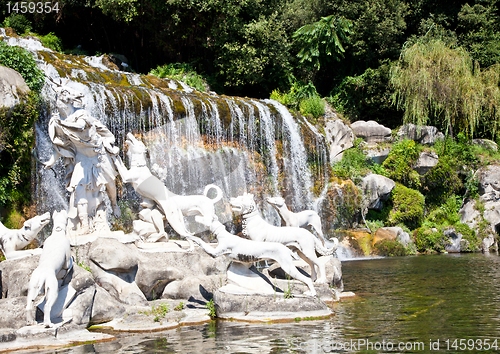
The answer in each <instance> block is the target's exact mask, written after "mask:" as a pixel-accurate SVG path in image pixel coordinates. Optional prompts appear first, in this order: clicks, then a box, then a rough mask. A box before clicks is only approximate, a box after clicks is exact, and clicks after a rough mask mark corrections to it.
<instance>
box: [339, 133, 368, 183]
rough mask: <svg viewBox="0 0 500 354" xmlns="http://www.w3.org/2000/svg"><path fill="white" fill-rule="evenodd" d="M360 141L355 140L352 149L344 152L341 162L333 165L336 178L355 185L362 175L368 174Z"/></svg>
mask: <svg viewBox="0 0 500 354" xmlns="http://www.w3.org/2000/svg"><path fill="white" fill-rule="evenodd" d="M361 141H362V140H361V139H358V140H356V141H355V142H354V146H353V147H352V148H350V149H347V150H346V151H344V153H343V155H342V160H340V161H339V162H337V163H335V164H334V165H333V173H334V174H335V175H336V176H337V177H339V178H343V179H351V180H353V182H355V183H356V182H359V181H357V179H359V177H360V176H361V175H362V174H365V173H367V172H368V162H367V161H366V156H365V154H364V152H363V148H362V146H361Z"/></svg>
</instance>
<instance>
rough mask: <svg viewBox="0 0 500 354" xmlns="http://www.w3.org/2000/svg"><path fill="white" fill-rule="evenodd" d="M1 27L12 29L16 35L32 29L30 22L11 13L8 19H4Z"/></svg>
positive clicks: (22, 16) (19, 15) (21, 16)
mask: <svg viewBox="0 0 500 354" xmlns="http://www.w3.org/2000/svg"><path fill="white" fill-rule="evenodd" d="M3 26H4V27H10V28H12V29H13V30H14V31H16V33H17V34H23V33H25V32H30V31H31V29H32V28H33V26H32V25H31V21H30V20H28V19H27V18H26V17H25V16H24V15H21V14H17V13H12V14H11V15H10V16H9V17H6V18H5V20H4V21H3Z"/></svg>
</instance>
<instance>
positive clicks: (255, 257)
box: [189, 217, 316, 296]
mask: <svg viewBox="0 0 500 354" xmlns="http://www.w3.org/2000/svg"><path fill="white" fill-rule="evenodd" d="M196 218H198V217H196ZM206 226H207V227H209V228H210V231H211V232H212V233H213V234H214V235H215V237H217V241H218V242H219V243H218V245H217V247H216V248H213V247H211V246H210V245H209V244H207V243H206V242H204V241H203V240H202V239H201V238H199V237H196V236H189V238H191V239H192V240H193V241H194V242H196V243H197V244H198V245H199V246H200V247H201V248H203V250H204V251H205V252H207V253H208V254H209V255H211V256H212V257H214V258H215V257H219V256H222V255H225V256H227V257H228V258H230V259H232V260H233V261H236V262H240V263H253V262H258V261H263V260H269V259H270V260H273V261H276V262H278V263H279V264H280V266H281V268H282V269H283V270H284V271H285V272H286V273H287V274H288V275H290V276H291V277H292V278H295V279H297V280H300V281H301V282H303V283H304V284H306V285H307V286H308V287H309V291H308V295H312V296H314V295H316V290H315V289H314V285H313V283H312V281H311V279H310V278H308V277H306V276H305V275H303V274H302V273H301V272H300V271H299V270H298V269H297V268H296V267H295V266H294V265H293V254H292V251H291V250H290V249H289V248H287V247H286V246H284V245H282V244H280V243H276V242H259V241H251V240H247V239H244V238H241V237H238V236H235V235H233V234H231V233H229V232H228V231H227V230H226V228H225V227H224V225H223V224H222V223H221V222H220V221H218V220H214V221H213V222H212V223H211V224H209V225H206Z"/></svg>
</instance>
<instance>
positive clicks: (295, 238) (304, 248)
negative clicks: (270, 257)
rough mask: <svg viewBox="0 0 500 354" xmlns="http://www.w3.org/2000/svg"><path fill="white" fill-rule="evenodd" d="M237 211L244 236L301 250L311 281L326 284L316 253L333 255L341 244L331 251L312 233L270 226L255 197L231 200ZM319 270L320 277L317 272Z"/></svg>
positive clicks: (322, 267)
mask: <svg viewBox="0 0 500 354" xmlns="http://www.w3.org/2000/svg"><path fill="white" fill-rule="evenodd" d="M230 203H231V206H232V209H233V211H235V212H237V213H240V214H241V215H242V217H243V234H244V235H245V236H248V237H249V238H250V239H251V240H254V241H265V242H278V243H282V244H284V245H285V246H288V247H294V248H296V249H297V254H298V255H299V257H300V258H302V259H303V260H304V261H305V262H306V263H307V264H309V266H310V267H311V279H312V280H313V281H316V282H318V283H326V281H327V280H326V270H325V266H324V264H323V263H321V262H320V261H319V260H318V258H317V257H316V251H317V252H318V253H319V254H321V255H323V256H330V255H332V254H333V252H334V251H335V249H336V247H337V244H335V245H334V246H333V247H332V248H330V249H327V248H325V247H323V246H322V244H321V242H320V241H319V240H318V238H316V237H315V236H314V235H313V234H312V233H310V232H309V231H308V230H306V229H302V228H297V227H288V226H284V227H278V226H274V225H271V224H269V223H268V222H267V221H265V220H264V219H263V218H262V217H261V216H260V214H259V211H258V210H257V206H256V204H255V201H254V198H253V195H252V194H248V193H245V194H244V195H242V196H239V197H237V198H231V200H230ZM315 265H316V266H317V267H318V269H319V277H317V276H316V269H315V267H314V266H315Z"/></svg>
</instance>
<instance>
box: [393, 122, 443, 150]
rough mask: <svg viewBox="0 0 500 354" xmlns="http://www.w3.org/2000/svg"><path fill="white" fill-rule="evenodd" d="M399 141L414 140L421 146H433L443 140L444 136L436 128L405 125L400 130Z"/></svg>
mask: <svg viewBox="0 0 500 354" xmlns="http://www.w3.org/2000/svg"><path fill="white" fill-rule="evenodd" d="M398 139H399V140H403V139H408V140H414V141H416V142H417V143H420V144H428V145H433V144H435V143H436V141H437V140H438V139H441V140H443V139H444V134H443V133H441V132H440V131H438V129H437V128H436V127H433V126H428V125H421V126H417V125H415V124H411V123H409V124H405V125H403V126H402V127H401V128H399V130H398Z"/></svg>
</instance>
